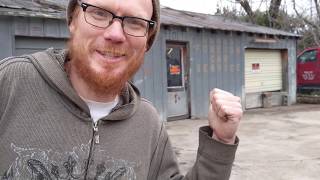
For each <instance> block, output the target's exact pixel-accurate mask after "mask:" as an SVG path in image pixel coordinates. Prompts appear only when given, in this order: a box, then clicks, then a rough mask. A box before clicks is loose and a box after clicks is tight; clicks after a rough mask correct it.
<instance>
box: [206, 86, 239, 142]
mask: <svg viewBox="0 0 320 180" xmlns="http://www.w3.org/2000/svg"><path fill="white" fill-rule="evenodd" d="M242 114H243V111H242V106H241V101H240V98H239V97H237V96H234V95H233V94H231V93H229V92H226V91H223V90H220V89H213V90H212V91H211V92H210V106H209V114H208V117H209V125H210V127H211V128H212V130H213V135H212V138H214V139H216V140H218V141H220V142H223V143H226V144H234V143H235V139H236V132H237V129H238V126H239V123H240V120H241V117H242Z"/></svg>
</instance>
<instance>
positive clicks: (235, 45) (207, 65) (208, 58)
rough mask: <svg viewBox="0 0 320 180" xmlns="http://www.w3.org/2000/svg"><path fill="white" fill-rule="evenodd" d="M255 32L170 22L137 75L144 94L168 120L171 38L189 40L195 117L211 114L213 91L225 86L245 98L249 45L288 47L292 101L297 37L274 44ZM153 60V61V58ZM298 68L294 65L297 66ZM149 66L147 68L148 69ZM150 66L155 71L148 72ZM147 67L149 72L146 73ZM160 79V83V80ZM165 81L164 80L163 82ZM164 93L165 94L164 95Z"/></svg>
mask: <svg viewBox="0 0 320 180" xmlns="http://www.w3.org/2000/svg"><path fill="white" fill-rule="evenodd" d="M254 38H255V36H252V35H248V34H247V33H237V32H224V31H213V30H206V29H196V28H181V27H175V26H166V27H165V28H164V27H162V28H161V33H160V35H159V37H158V39H157V41H156V43H155V44H154V46H153V48H152V49H151V50H150V52H149V53H148V55H147V56H146V58H145V63H144V65H143V67H142V69H141V70H140V71H139V72H138V73H137V75H136V76H135V78H134V81H135V83H136V84H138V86H139V88H140V87H142V90H141V92H142V96H143V97H146V98H147V99H149V100H151V101H152V102H153V104H155V106H156V108H157V109H158V110H159V113H160V114H161V117H162V119H163V120H166V117H167V110H166V108H167V107H166V104H167V102H166V99H167V79H166V78H167V77H166V64H165V60H166V57H165V48H166V42H167V41H177V42H184V43H187V45H188V46H187V47H188V50H189V54H188V55H189V60H190V101H191V117H193V118H203V117H207V112H208V104H209V98H208V95H209V91H210V90H211V89H212V88H221V89H224V90H227V91H230V92H232V93H233V94H235V95H237V96H240V97H241V98H242V100H243V101H244V99H245V92H244V74H245V73H244V57H245V49H247V48H258V49H283V50H288V58H289V59H288V66H289V69H288V81H287V82H288V83H287V84H286V86H287V87H288V94H289V95H288V101H290V102H291V103H292V102H295V97H294V96H295V92H294V90H295V87H294V86H295V84H294V80H295V75H294V74H295V67H294V66H295V55H296V54H295V52H294V50H295V42H296V40H295V39H289V40H286V39H281V40H280V42H278V43H274V44H266V43H254V42H253V40H254ZM150 61H151V62H152V63H151V62H150ZM293 68H294V69H293ZM146 69H147V70H146ZM148 69H151V71H152V73H151V74H149V75H148ZM143 71H146V73H143ZM159 82H160V83H159ZM161 83H162V84H161ZM161 93H162V95H160V94H161Z"/></svg>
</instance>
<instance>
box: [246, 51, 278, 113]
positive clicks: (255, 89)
mask: <svg viewBox="0 0 320 180" xmlns="http://www.w3.org/2000/svg"><path fill="white" fill-rule="evenodd" d="M282 81H283V80H282V60H281V51H280V50H267V49H265V50H263V49H262V50H261V49H260V50H257V49H247V50H246V52H245V93H246V108H253V107H261V106H262V104H261V96H260V95H261V94H262V93H263V92H268V91H279V90H282V84H283V82H282Z"/></svg>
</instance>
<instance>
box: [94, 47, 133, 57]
mask: <svg viewBox="0 0 320 180" xmlns="http://www.w3.org/2000/svg"><path fill="white" fill-rule="evenodd" d="M93 49H94V50H95V51H99V52H103V53H108V54H115V55H126V54H128V50H127V49H126V48H122V47H114V46H106V47H101V46H98V47H95V48H93Z"/></svg>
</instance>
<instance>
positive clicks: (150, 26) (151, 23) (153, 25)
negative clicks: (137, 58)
mask: <svg viewBox="0 0 320 180" xmlns="http://www.w3.org/2000/svg"><path fill="white" fill-rule="evenodd" d="M78 4H79V6H80V7H81V8H82V10H83V12H86V10H87V8H88V7H94V8H98V9H100V10H103V11H106V12H108V13H110V14H111V15H112V19H111V21H110V22H113V20H114V19H120V20H121V26H122V28H123V32H125V33H126V34H128V35H130V36H134V37H144V36H146V35H147V33H148V31H150V30H154V29H155V28H156V25H157V23H156V22H155V21H153V20H147V19H143V18H140V17H134V16H117V15H115V14H114V13H113V12H110V11H108V10H106V9H103V8H101V7H97V6H94V5H91V4H88V3H84V2H81V1H80V0H78ZM126 18H136V19H140V20H143V21H145V22H147V25H148V26H147V28H146V32H145V33H144V35H141V36H136V35H133V34H129V33H127V32H126V31H125V30H124V25H123V21H124V19H126ZM85 20H86V22H87V23H88V24H90V25H92V26H95V27H98V28H104V29H105V28H108V27H109V26H110V24H111V23H110V24H109V25H107V26H105V27H101V26H97V25H94V24H92V23H90V22H88V21H87V19H86V18H85Z"/></svg>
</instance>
